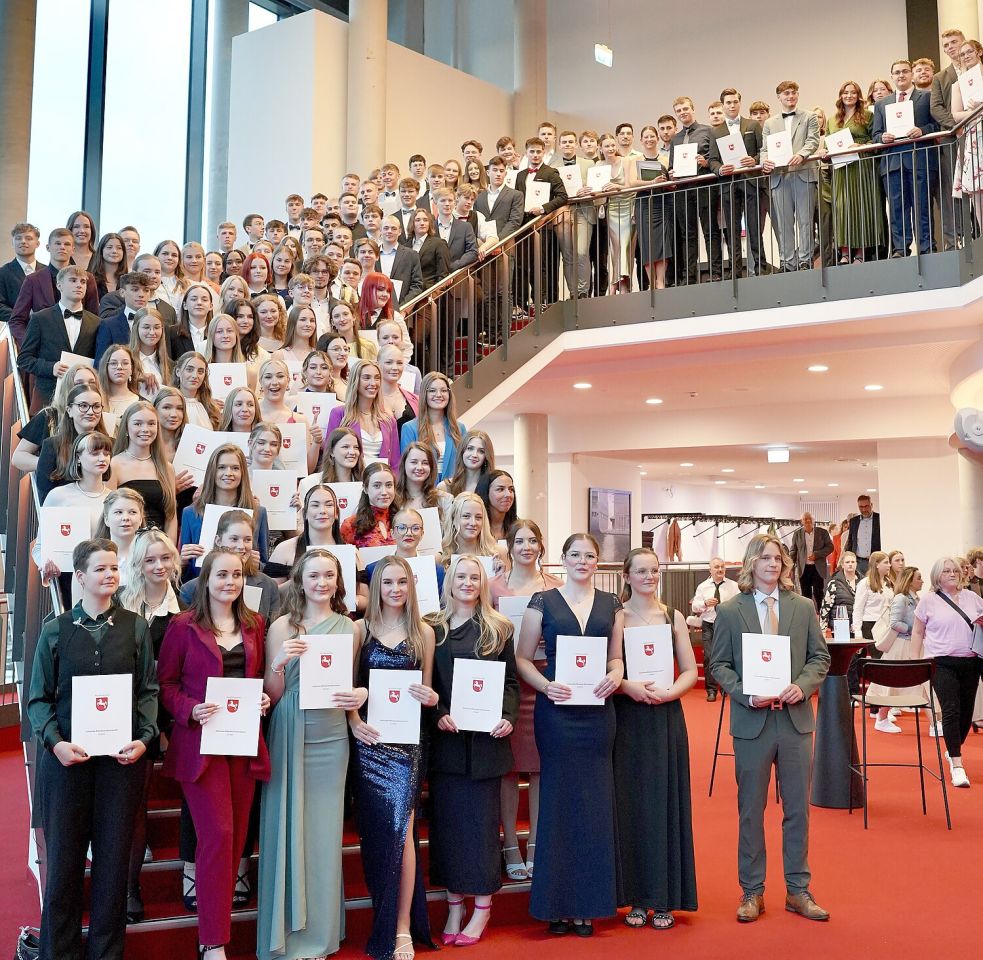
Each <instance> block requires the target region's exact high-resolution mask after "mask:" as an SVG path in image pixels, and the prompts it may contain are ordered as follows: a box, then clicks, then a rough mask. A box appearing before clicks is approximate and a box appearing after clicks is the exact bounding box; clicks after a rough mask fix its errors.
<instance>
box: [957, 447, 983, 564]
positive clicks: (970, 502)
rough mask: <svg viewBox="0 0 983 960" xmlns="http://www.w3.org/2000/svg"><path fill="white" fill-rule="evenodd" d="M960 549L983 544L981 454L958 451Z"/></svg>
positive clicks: (963, 549)
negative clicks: (960, 522) (960, 523)
mask: <svg viewBox="0 0 983 960" xmlns="http://www.w3.org/2000/svg"><path fill="white" fill-rule="evenodd" d="M959 514H960V518H961V521H962V542H961V544H960V547H961V550H962V552H963V553H965V552H966V551H967V550H971V549H972V548H973V547H979V546H983V454H979V453H970V451H968V450H960V451H959Z"/></svg>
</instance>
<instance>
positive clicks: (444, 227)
mask: <svg viewBox="0 0 983 960" xmlns="http://www.w3.org/2000/svg"><path fill="white" fill-rule="evenodd" d="M453 224H454V221H453V220H451V221H450V223H446V224H445V223H444V221H443V220H438V221H437V233H438V234H440V239H441V240H443V241H444V243H450V239H451V227H452V226H453Z"/></svg>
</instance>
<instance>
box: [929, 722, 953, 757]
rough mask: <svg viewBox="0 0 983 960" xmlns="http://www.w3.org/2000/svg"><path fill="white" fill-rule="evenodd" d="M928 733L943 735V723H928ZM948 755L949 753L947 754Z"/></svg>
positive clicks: (936, 735)
mask: <svg viewBox="0 0 983 960" xmlns="http://www.w3.org/2000/svg"><path fill="white" fill-rule="evenodd" d="M928 735H929V736H930V737H941V736H942V724H940V723H939V724H936V723H930V724H929V725H928ZM946 756H948V754H946Z"/></svg>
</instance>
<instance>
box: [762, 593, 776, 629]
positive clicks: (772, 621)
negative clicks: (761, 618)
mask: <svg viewBox="0 0 983 960" xmlns="http://www.w3.org/2000/svg"><path fill="white" fill-rule="evenodd" d="M775 603H776V600H775V598H774V597H765V604H766V605H767V606H768V613H767V615H766V617H765V626H767V627H768V632H769V633H778V614H777V613H775Z"/></svg>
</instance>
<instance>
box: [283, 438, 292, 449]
mask: <svg viewBox="0 0 983 960" xmlns="http://www.w3.org/2000/svg"><path fill="white" fill-rule="evenodd" d="M293 440H294V438H293V437H284V438H283V449H284V450H289V449H290V444H291V443H293Z"/></svg>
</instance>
